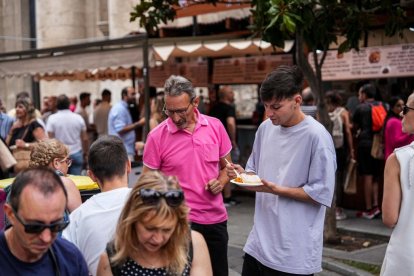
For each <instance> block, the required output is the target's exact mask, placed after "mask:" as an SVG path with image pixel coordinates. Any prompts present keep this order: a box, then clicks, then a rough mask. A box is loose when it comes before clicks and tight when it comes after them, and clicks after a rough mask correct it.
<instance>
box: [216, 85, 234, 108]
mask: <svg viewBox="0 0 414 276" xmlns="http://www.w3.org/2000/svg"><path fill="white" fill-rule="evenodd" d="M219 100H220V102H225V103H229V104H232V103H233V102H234V92H233V88H232V87H231V86H230V85H224V86H222V87H221V88H220V90H219Z"/></svg>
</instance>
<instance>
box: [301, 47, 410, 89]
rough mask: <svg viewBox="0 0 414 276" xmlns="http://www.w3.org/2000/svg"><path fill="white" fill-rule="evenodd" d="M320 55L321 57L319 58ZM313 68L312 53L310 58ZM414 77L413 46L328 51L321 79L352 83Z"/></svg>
mask: <svg viewBox="0 0 414 276" xmlns="http://www.w3.org/2000/svg"><path fill="white" fill-rule="evenodd" d="M320 56H321V55H319V58H320ZM308 60H309V63H310V64H311V66H312V67H314V65H313V54H312V53H310V54H309V55H308ZM413 75H414V44H402V45H389V46H380V47H367V48H360V50H359V51H356V50H351V51H349V52H346V53H342V54H338V51H337V50H329V51H328V52H327V55H326V59H325V62H324V64H323V66H322V80H324V81H334V80H350V79H371V78H390V77H405V76H413Z"/></svg>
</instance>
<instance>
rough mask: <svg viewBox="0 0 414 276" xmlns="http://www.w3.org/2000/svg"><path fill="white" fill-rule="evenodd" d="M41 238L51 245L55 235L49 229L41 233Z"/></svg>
mask: <svg viewBox="0 0 414 276" xmlns="http://www.w3.org/2000/svg"><path fill="white" fill-rule="evenodd" d="M39 238H40V239H41V240H42V242H44V243H50V242H51V241H52V240H53V233H52V231H50V229H49V228H46V229H45V230H43V231H42V232H41V233H40V235H39Z"/></svg>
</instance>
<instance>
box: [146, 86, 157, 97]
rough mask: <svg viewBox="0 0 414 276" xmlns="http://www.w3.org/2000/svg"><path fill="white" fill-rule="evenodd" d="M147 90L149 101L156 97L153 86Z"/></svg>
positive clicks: (155, 90)
mask: <svg viewBox="0 0 414 276" xmlns="http://www.w3.org/2000/svg"><path fill="white" fill-rule="evenodd" d="M148 89H149V97H150V99H152V98H155V97H157V88H155V87H154V86H150V87H149V88H148Z"/></svg>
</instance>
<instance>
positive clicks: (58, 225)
mask: <svg viewBox="0 0 414 276" xmlns="http://www.w3.org/2000/svg"><path fill="white" fill-rule="evenodd" d="M12 211H13V214H14V216H15V217H16V218H17V220H18V221H19V222H20V223H21V224H22V225H23V226H24V231H25V232H26V233H28V234H40V233H42V232H43V231H44V230H45V229H46V228H49V229H50V231H51V232H53V233H57V232H60V231H63V229H65V228H66V227H67V226H68V225H69V218H67V219H63V220H62V221H59V222H55V223H52V224H44V223H25V222H24V221H23V220H22V219H21V218H20V217H19V215H18V214H17V212H16V211H15V210H14V209H12Z"/></svg>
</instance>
